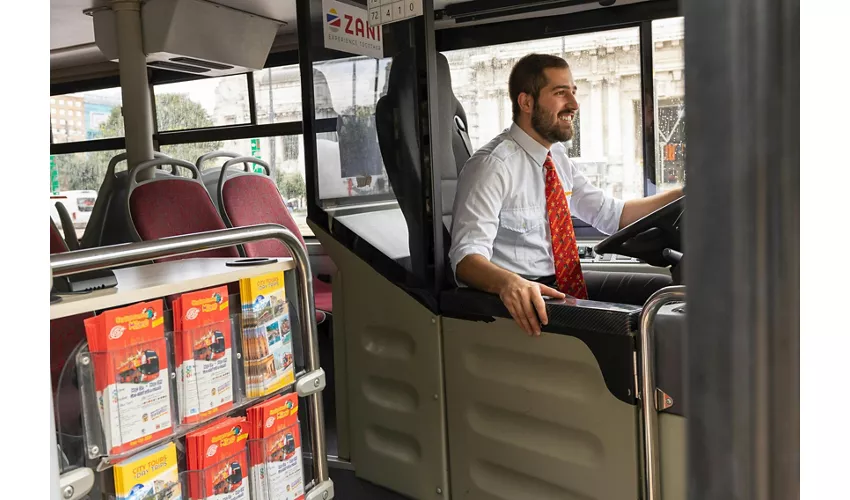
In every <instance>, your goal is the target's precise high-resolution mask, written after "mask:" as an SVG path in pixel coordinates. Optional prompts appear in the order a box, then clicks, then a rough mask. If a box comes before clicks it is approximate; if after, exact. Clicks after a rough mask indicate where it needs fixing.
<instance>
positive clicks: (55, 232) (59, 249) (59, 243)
mask: <svg viewBox="0 0 850 500" xmlns="http://www.w3.org/2000/svg"><path fill="white" fill-rule="evenodd" d="M67 251H68V246H67V245H66V244H65V240H63V239H62V235H61V234H59V229H57V228H56V224H54V223H53V220H52V219H51V220H50V255H53V254H55V253H63V252H67Z"/></svg>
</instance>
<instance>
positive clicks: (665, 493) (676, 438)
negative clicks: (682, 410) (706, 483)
mask: <svg viewBox="0 0 850 500" xmlns="http://www.w3.org/2000/svg"><path fill="white" fill-rule="evenodd" d="M687 432H688V430H687V419H685V418H684V417H681V416H679V415H671V414H669V413H661V414H660V415H659V416H658V440H659V442H660V444H661V449H660V451H661V498H662V500H678V499H680V498H681V499H682V500H684V499H685V498H687V494H688V488H687V478H688V462H687V458H688V446H687Z"/></svg>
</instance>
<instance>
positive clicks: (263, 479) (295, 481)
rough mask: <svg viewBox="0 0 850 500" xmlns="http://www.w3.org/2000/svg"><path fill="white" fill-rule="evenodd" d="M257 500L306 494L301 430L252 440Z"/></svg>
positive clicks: (286, 499) (284, 499)
mask: <svg viewBox="0 0 850 500" xmlns="http://www.w3.org/2000/svg"><path fill="white" fill-rule="evenodd" d="M248 452H249V457H250V459H249V460H250V465H251V470H250V478H251V491H252V495H253V497H252V498H253V499H254V500H278V499H280V500H297V499H298V498H300V497H301V496H302V495H303V494H304V481H303V478H302V477H300V474H301V467H302V463H303V462H302V457H301V447H300V443H298V429H296V428H295V426H293V427H290V428H286V429H283V430H281V431H279V432H277V433H276V434H272V435H271V436H269V437H266V438H264V439H249V440H248Z"/></svg>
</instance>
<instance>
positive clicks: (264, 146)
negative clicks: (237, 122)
mask: <svg viewBox="0 0 850 500" xmlns="http://www.w3.org/2000/svg"><path fill="white" fill-rule="evenodd" d="M299 106H300V103H299ZM161 149H162V152H163V153H165V154H167V155H169V156H173V157H174V158H179V159H181V160H186V161H188V162H191V163H195V160H197V159H198V157H199V156H201V155H203V154H205V153H209V152H211V151H219V150H223V151H228V152H231V153H236V154H238V155H242V156H253V157H255V158H259V159H261V160H264V161H266V162H267V163H268V164H269V167H271V176H272V179H274V181H275V184H277V188H278V190H279V191H280V195H281V197H282V198H283V201H284V203H285V204H286V206H287V207H288V208H289V211H290V213H291V214H292V218H293V219H295V222H296V223H297V224H298V229H299V230H300V231H301V235H302V236H305V237H306V236H313V230H312V229H310V227H309V226H308V225H307V185H306V182H305V177H304V140H303V136H302V135H301V134H298V135H285V136H278V137H259V138H255V139H232V140H224V141H217V142H214V143H199V144H175V145H170V146H162V148H161ZM230 159H231V158H229V157H223V158H212V159H210V160H208V161H207V162H205V163H204V164H203V167H204V171H206V170H207V169H211V168H221V166H222V165H224V163H225V162H226V161H228V160H230ZM240 166H241V165H240Z"/></svg>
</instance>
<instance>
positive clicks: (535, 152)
mask: <svg viewBox="0 0 850 500" xmlns="http://www.w3.org/2000/svg"><path fill="white" fill-rule="evenodd" d="M510 134H511V137H512V138H513V140H514V141H515V142H516V143H517V144H519V147H521V148H522V149H524V150H525V152H526V153H528V154H529V156H531V158H532V159H533V160H534V161H535V162H537V164H538V165H539V166H541V167H542V166H543V162H545V161H546V155H547V154H549V150H548V149H546V147H545V146H543V145H542V144H540V143H539V142H537V141H535V140H534V139H532V138H531V136H530V135H528V134H527V133H525V130H523V129H522V128H520V126H519V125H517V124H516V123H511V128H510Z"/></svg>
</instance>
